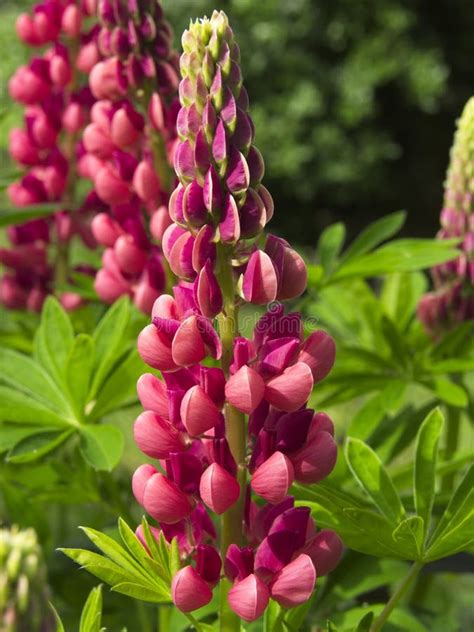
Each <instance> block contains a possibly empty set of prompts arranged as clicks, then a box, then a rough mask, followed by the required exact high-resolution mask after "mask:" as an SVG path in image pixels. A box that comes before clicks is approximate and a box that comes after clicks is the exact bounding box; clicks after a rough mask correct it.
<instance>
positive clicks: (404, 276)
mask: <svg viewBox="0 0 474 632" xmlns="http://www.w3.org/2000/svg"><path fill="white" fill-rule="evenodd" d="M427 285H428V284H427V280H426V276H425V275H424V274H422V273H421V272H408V273H395V274H389V275H387V276H386V277H385V279H384V283H383V286H382V292H381V295H380V302H381V304H382V307H383V309H384V312H385V314H386V315H387V316H389V318H390V319H391V321H392V322H394V323H395V324H396V327H397V329H398V330H399V331H405V329H406V327H407V326H408V324H409V323H410V321H411V319H412V318H413V316H414V315H415V311H416V308H417V305H418V303H419V300H420V298H421V297H422V295H423V294H424V293H425V292H426V289H427Z"/></svg>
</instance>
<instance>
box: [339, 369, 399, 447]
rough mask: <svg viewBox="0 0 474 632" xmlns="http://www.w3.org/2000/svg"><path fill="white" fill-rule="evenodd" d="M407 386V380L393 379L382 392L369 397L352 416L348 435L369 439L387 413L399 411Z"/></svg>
mask: <svg viewBox="0 0 474 632" xmlns="http://www.w3.org/2000/svg"><path fill="white" fill-rule="evenodd" d="M406 388H407V384H406V383H405V382H401V381H397V380H393V381H392V382H390V383H389V384H388V385H387V386H386V387H385V388H384V389H383V391H382V392H381V393H377V394H376V395H374V396H373V397H371V398H370V399H368V400H367V401H366V402H365V403H364V404H363V406H361V408H360V409H359V410H358V411H357V413H356V414H355V415H354V417H353V418H352V421H351V422H350V424H349V427H348V429H347V435H348V436H350V437H355V438H357V439H361V440H362V441H365V440H367V439H368V438H369V437H370V436H371V435H372V433H373V431H374V430H375V429H376V428H377V427H378V426H379V424H380V422H381V421H382V419H383V418H384V417H385V416H386V415H387V414H390V413H395V412H397V410H398V408H399V407H400V406H401V405H402V402H403V395H404V394H405V392H406Z"/></svg>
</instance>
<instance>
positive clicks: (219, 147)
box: [212, 119, 228, 165]
mask: <svg viewBox="0 0 474 632" xmlns="http://www.w3.org/2000/svg"><path fill="white" fill-rule="evenodd" d="M227 152H228V148H227V136H226V131H225V127H224V123H223V122H222V120H221V119H219V122H218V123H217V128H216V132H215V135H214V140H213V141H212V156H213V158H214V160H215V161H216V163H217V164H218V165H221V164H222V163H224V162H225V161H226V160H227Z"/></svg>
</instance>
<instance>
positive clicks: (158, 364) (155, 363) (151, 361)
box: [137, 325, 178, 371]
mask: <svg viewBox="0 0 474 632" xmlns="http://www.w3.org/2000/svg"><path fill="white" fill-rule="evenodd" d="M137 347H138V353H139V354H140V355H141V357H142V358H143V361H144V362H146V363H147V364H148V365H149V366H151V367H153V368H154V369H159V370H160V371H175V370H176V369H177V368H178V366H177V365H176V364H175V362H174V360H173V356H172V353H171V344H170V342H169V340H168V338H167V337H166V336H165V335H164V334H163V333H162V332H159V331H158V330H157V329H156V327H155V326H154V325H147V326H146V327H145V328H144V329H143V330H142V331H141V332H140V335H139V336H138V342H137Z"/></svg>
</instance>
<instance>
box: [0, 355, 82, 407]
mask: <svg viewBox="0 0 474 632" xmlns="http://www.w3.org/2000/svg"><path fill="white" fill-rule="evenodd" d="M0 366H1V367H2V369H1V375H0V380H1V381H2V382H5V383H6V384H8V385H10V386H11V387H13V388H15V389H17V390H19V391H21V392H23V393H25V394H26V395H28V396H30V397H32V398H34V399H36V400H38V401H40V402H42V403H43V404H45V405H46V406H47V407H48V408H51V409H53V410H55V411H56V412H57V413H58V414H60V415H61V416H64V417H68V416H72V411H71V407H70V404H69V402H68V400H67V398H66V397H65V396H64V393H63V391H62V390H61V389H60V388H59V387H58V385H57V384H56V383H55V381H54V380H53V379H52V378H51V376H50V375H49V374H48V373H47V372H46V371H45V370H44V369H43V368H42V367H41V366H40V365H39V364H38V363H37V362H35V361H34V360H32V359H31V358H29V357H28V356H26V355H24V354H22V353H18V352H17V351H13V350H11V349H5V348H0Z"/></svg>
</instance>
